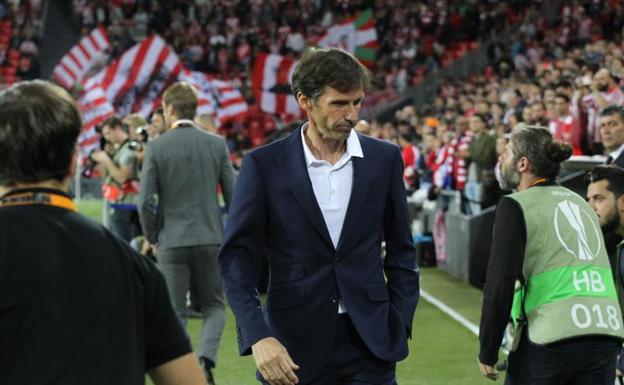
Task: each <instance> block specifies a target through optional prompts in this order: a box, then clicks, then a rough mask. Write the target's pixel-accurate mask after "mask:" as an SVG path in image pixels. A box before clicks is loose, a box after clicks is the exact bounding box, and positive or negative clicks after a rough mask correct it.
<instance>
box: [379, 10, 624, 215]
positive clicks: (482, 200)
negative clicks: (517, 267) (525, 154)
mask: <svg viewBox="0 0 624 385" xmlns="http://www.w3.org/2000/svg"><path fill="white" fill-rule="evenodd" d="M561 15H562V17H561V20H560V23H559V24H558V25H557V26H556V27H555V28H549V27H548V26H547V24H545V23H544V22H542V20H541V18H539V17H537V15H535V14H528V15H527V19H525V20H523V21H522V22H521V25H520V28H518V30H517V33H516V34H515V35H514V36H513V38H512V40H511V43H509V42H502V41H501V42H494V43H493V44H492V46H491V48H490V49H489V56H490V63H492V65H491V66H489V67H487V68H486V70H485V71H484V73H483V74H480V75H477V76H473V77H471V78H470V79H465V80H464V81H461V82H458V81H446V82H443V84H442V86H441V87H440V88H439V92H438V95H437V96H436V98H435V100H434V101H433V103H432V104H430V105H425V106H407V107H405V108H403V109H402V110H399V111H397V112H396V116H395V119H394V120H393V121H392V122H386V123H383V124H382V123H380V122H376V121H373V122H372V123H371V124H370V128H369V133H370V134H371V135H373V136H376V137H379V138H384V139H388V140H392V141H396V142H397V143H399V144H400V145H401V146H402V147H403V149H404V162H405V164H406V174H405V182H406V185H407V186H408V187H410V188H412V189H417V188H418V187H419V185H420V186H433V190H435V191H434V192H437V191H439V190H440V189H456V190H461V191H463V192H464V195H465V197H466V198H467V201H468V203H472V204H468V205H466V206H465V207H466V208H467V210H470V211H472V212H475V211H478V210H480V208H481V207H479V206H483V207H487V206H491V205H493V204H495V203H496V202H497V198H498V196H499V195H500V191H498V188H497V183H496V180H495V178H494V166H495V165H496V159H497V154H500V153H501V152H502V151H503V150H504V144H505V135H506V134H509V132H510V130H511V128H512V127H514V126H515V125H516V124H518V123H521V122H523V123H527V124H540V125H543V126H546V127H548V128H549V129H550V131H551V132H552V133H553V135H554V136H555V138H556V139H559V140H563V141H566V142H568V143H570V144H571V145H572V146H573V150H574V154H575V155H594V154H599V155H602V154H603V153H604V151H603V150H604V149H603V146H602V140H601V136H600V130H599V114H600V112H601V111H602V110H604V108H606V107H607V106H609V105H624V93H623V91H622V86H623V85H624V81H623V80H624V79H623V78H622V76H623V75H624V71H623V67H622V59H623V51H622V48H623V47H622V42H623V37H624V31H623V29H622V27H623V26H624V7H623V6H622V4H620V3H615V2H601V3H597V2H591V3H587V4H583V3H581V2H577V3H573V4H566V5H565V6H564V7H563V8H562V10H561ZM467 166H468V167H467ZM434 195H435V194H434Z"/></svg>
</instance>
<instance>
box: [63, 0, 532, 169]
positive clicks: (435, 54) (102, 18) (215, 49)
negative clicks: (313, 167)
mask: <svg viewBox="0 0 624 385" xmlns="http://www.w3.org/2000/svg"><path fill="white" fill-rule="evenodd" d="M367 8H372V9H373V18H374V21H375V26H376V30H377V36H378V46H379V48H378V50H377V59H376V61H375V69H374V71H373V76H374V78H373V85H374V90H375V91H374V94H370V95H369V97H368V98H367V99H368V101H367V102H366V103H372V102H374V103H378V102H382V103H388V102H391V101H392V100H393V99H396V98H397V97H398V96H399V94H400V93H401V92H403V91H405V90H406V89H407V88H408V87H410V86H413V85H416V84H418V83H419V82H420V81H422V79H423V78H424V77H425V76H426V75H427V74H430V73H432V72H435V71H436V70H437V69H438V68H440V67H441V66H445V65H448V64H449V63H450V62H451V61H452V60H454V59H456V58H458V57H461V56H462V55H464V54H465V53H467V52H468V51H469V50H470V49H473V48H475V47H477V46H478V44H479V42H480V41H482V40H484V39H486V38H488V37H489V36H491V35H496V34H499V33H500V32H501V31H502V30H503V29H504V27H505V26H506V25H514V24H517V23H519V22H520V21H521V20H523V19H524V18H526V17H527V16H526V15H527V14H530V15H534V14H535V11H532V9H533V2H532V1H528V0H518V1H512V2H505V1H494V2H488V3H483V2H478V1H469V2H462V4H456V3H454V2H449V1H433V0H427V1H420V2H410V1H405V0H400V1H390V0H389V1H374V2H373V1H363V0H359V1H338V2H326V1H309V0H297V1H286V2H283V1H276V0H273V1H217V2H210V1H191V2H189V1H167V2H162V1H151V2H146V1H143V2H140V1H110V2H105V1H96V0H76V1H74V2H73V9H74V13H75V15H76V16H77V17H78V18H79V19H80V24H81V28H82V30H81V32H82V35H86V34H87V33H88V32H89V31H90V30H91V29H93V28H94V27H95V26H96V25H101V24H103V25H105V26H107V31H108V35H109V37H110V39H111V43H112V47H113V48H112V51H113V52H112V53H113V54H112V55H111V56H112V57H117V56H119V54H120V53H122V52H124V51H125V50H126V49H128V48H129V47H131V46H132V45H134V44H136V43H137V42H138V41H141V40H142V39H144V38H145V37H146V36H148V35H149V34H151V33H158V34H159V35H160V36H162V37H163V38H164V39H165V40H166V41H167V42H168V43H169V44H171V45H172V46H173V48H174V49H175V51H176V52H177V53H178V55H179V57H180V59H181V60H182V61H183V62H184V63H185V65H186V67H188V68H189V69H191V70H197V71H202V72H207V73H211V74H214V75H215V76H217V77H218V78H219V79H224V80H229V81H231V82H232V83H233V84H234V85H235V86H237V87H240V89H241V91H242V93H243V95H244V96H245V97H246V99H247V100H248V101H249V102H250V103H249V104H250V112H249V114H248V118H247V119H245V120H244V121H242V122H241V121H239V122H234V123H232V124H231V125H227V126H226V127H223V130H222V131H223V132H224V133H226V134H227V136H228V143H229V144H230V150H231V151H232V152H233V153H234V157H233V160H234V161H235V162H237V161H238V160H240V153H241V151H244V150H247V149H249V148H250V147H255V146H258V145H261V144H264V143H265V142H268V141H270V140H271V139H273V138H275V137H281V136H282V134H283V132H284V131H283V130H285V129H286V128H287V127H288V126H289V123H291V122H292V119H293V118H292V117H291V116H288V115H286V114H266V113H264V112H263V111H261V110H260V108H259V107H258V106H257V105H255V104H254V101H253V99H254V96H253V93H252V76H251V69H252V65H253V58H254V57H256V55H257V53H259V52H269V53H278V54H282V55H287V56H288V57H292V58H296V57H298V56H299V55H300V54H301V53H302V52H303V50H304V49H305V48H306V47H307V46H309V45H311V44H314V42H315V40H316V39H318V37H319V36H321V35H322V34H323V33H325V31H327V29H328V28H329V27H330V26H332V25H336V24H339V23H341V22H343V21H345V20H349V19H350V18H352V17H355V16H357V15H358V14H359V13H360V12H361V11H362V10H364V9H367Z"/></svg>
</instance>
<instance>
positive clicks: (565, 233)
mask: <svg viewBox="0 0 624 385" xmlns="http://www.w3.org/2000/svg"><path fill="white" fill-rule="evenodd" d="M509 197H510V198H512V199H514V200H515V201H516V202H518V203H519V204H520V207H521V208H522V211H523V215H524V220H525V224H526V234H527V241H526V247H525V251H524V263H523V265H522V277H523V280H524V282H522V285H521V287H520V288H519V290H516V293H515V296H514V304H513V308H512V318H513V320H514V324H515V325H516V331H517V333H516V340H515V341H514V346H517V345H518V344H517V343H518V341H519V339H520V333H521V332H522V331H521V330H520V329H521V328H522V326H524V325H525V324H528V333H529V334H528V337H529V340H530V341H531V342H533V343H536V344H540V345H543V344H548V343H551V342H555V341H559V340H563V339H566V338H571V337H576V336H583V335H606V336H614V337H619V338H622V337H624V328H623V326H622V315H621V310H620V306H619V304H618V299H617V294H616V289H615V286H614V284H613V277H612V274H611V267H610V264H609V258H608V256H607V251H606V249H605V245H604V240H603V237H602V233H601V230H600V224H599V222H598V218H597V217H596V214H595V213H594V211H593V210H592V209H591V207H589V205H588V204H587V202H585V200H584V199H583V198H581V197H580V196H579V195H577V194H576V193H574V192H572V191H570V190H568V189H566V188H563V187H560V186H537V187H532V188H529V189H528V190H525V191H522V192H518V193H515V194H511V195H509Z"/></svg>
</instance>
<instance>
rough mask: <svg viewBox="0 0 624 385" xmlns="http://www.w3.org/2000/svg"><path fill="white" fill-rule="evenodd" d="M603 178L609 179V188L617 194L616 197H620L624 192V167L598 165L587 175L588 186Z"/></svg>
mask: <svg viewBox="0 0 624 385" xmlns="http://www.w3.org/2000/svg"><path fill="white" fill-rule="evenodd" d="M601 180H606V181H607V183H608V185H607V190H609V191H611V192H612V193H613V195H615V199H618V198H619V197H620V196H622V194H624V169H622V168H620V167H618V166H615V165H608V166H596V167H594V169H593V170H591V171H590V172H589V173H587V175H585V183H586V184H587V186H589V185H590V184H591V183H596V182H600V181H601Z"/></svg>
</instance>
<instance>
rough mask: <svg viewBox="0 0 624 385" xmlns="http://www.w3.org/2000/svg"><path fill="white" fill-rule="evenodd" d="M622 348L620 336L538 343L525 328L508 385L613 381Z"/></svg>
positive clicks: (512, 358)
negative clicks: (619, 343) (617, 338)
mask: <svg viewBox="0 0 624 385" xmlns="http://www.w3.org/2000/svg"><path fill="white" fill-rule="evenodd" d="M618 350H619V346H618V342H617V340H616V339H614V338H610V337H601V336H592V337H578V338H573V339H570V340H566V341H561V342H555V343H552V344H548V345H537V344H534V343H532V342H530V341H528V339H527V338H526V332H525V333H523V336H522V340H521V341H520V345H518V349H517V350H516V351H515V352H512V353H511V354H510V355H509V366H508V369H507V376H506V377H505V385H613V383H614V381H615V359H616V356H617V352H618Z"/></svg>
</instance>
